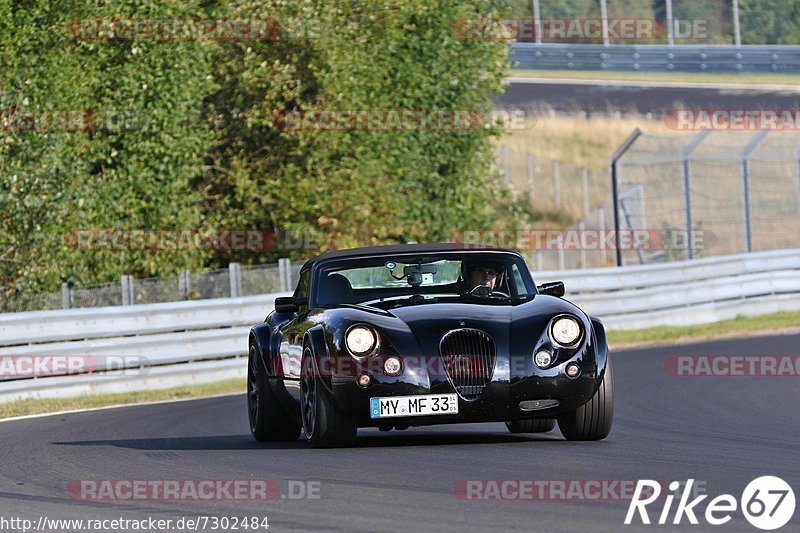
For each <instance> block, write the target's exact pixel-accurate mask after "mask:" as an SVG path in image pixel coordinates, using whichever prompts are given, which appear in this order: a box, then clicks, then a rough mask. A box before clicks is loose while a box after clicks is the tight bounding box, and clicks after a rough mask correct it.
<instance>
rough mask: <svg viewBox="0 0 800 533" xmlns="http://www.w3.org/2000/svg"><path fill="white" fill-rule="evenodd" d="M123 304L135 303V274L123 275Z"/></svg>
mask: <svg viewBox="0 0 800 533" xmlns="http://www.w3.org/2000/svg"><path fill="white" fill-rule="evenodd" d="M121 285H122V305H133V276H128V275H127V274H125V275H123V276H122V280H121Z"/></svg>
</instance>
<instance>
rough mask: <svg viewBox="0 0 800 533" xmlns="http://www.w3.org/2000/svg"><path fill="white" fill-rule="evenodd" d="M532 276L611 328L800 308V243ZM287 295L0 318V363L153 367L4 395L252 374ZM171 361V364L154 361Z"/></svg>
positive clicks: (40, 381) (14, 383)
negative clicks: (250, 337) (257, 345)
mask: <svg viewBox="0 0 800 533" xmlns="http://www.w3.org/2000/svg"><path fill="white" fill-rule="evenodd" d="M533 276H534V279H535V280H536V282H537V283H542V282H545V281H557V280H561V281H564V282H565V283H566V286H567V295H566V298H567V299H568V300H570V301H572V302H574V303H576V304H577V305H579V306H581V307H582V308H583V309H585V310H586V311H587V312H588V313H590V314H592V315H594V316H597V317H599V318H600V319H602V320H603V322H604V323H605V324H606V327H607V328H608V329H641V328H646V327H652V326H660V325H673V326H679V325H691V324H699V323H709V322H716V321H719V320H726V319H730V318H735V317H736V316H737V315H759V314H765V313H771V312H776V311H787V310H800V250H779V251H770V252H761V253H754V254H742V255H732V256H725V257H717V258H713V259H700V260H695V261H690V262H682V263H666V264H659V265H646V266H633V267H623V268H604V269H591V270H573V271H563V272H553V271H550V272H534V273H533ZM288 295H289V294H288V293H280V294H265V295H260V296H250V297H244V298H224V299H214V300H199V301H189V302H174V303H165V304H150V305H134V306H126V307H106V308H91V309H70V310H63V311H36V312H28V313H14V314H5V315H0V360H4V359H6V360H7V359H8V358H9V357H13V356H48V355H70V356H74V355H78V356H89V357H90V358H91V360H92V361H93V364H95V365H97V366H96V367H95V368H93V370H94V371H102V370H108V369H113V370H119V369H120V368H139V369H149V370H147V371H145V370H142V371H141V372H133V374H132V373H131V372H123V373H120V375H118V376H117V377H116V378H112V377H111V376H104V375H103V374H102V373H96V374H91V375H86V376H82V377H80V378H79V377H74V376H70V377H60V378H57V377H45V378H35V379H16V380H8V377H9V376H7V375H5V376H3V375H0V380H2V381H0V401H8V400H11V399H15V398H23V397H28V396H36V397H45V396H61V395H65V394H68V395H74V394H81V393H87V392H99V391H109V392H111V391H114V390H115V387H116V385H115V383H116V384H118V385H119V389H118V390H125V387H128V388H130V387H131V386H136V387H141V388H148V387H146V386H144V385H143V383H144V382H146V381H148V379H149V380H150V382H151V383H155V382H156V381H157V383H158V384H159V385H158V386H159V387H170V386H177V385H183V384H191V383H199V382H203V381H211V380H213V379H214V368H215V367H216V368H219V376H220V378H224V377H230V376H232V375H238V376H244V373H245V370H246V368H245V367H246V363H245V361H244V359H238V360H237V359H233V358H236V357H238V356H241V355H245V354H246V353H247V332H248V330H249V328H250V327H251V326H252V325H254V324H257V323H259V322H261V321H263V320H264V317H266V315H267V314H269V312H270V311H272V309H273V303H274V300H275V298H276V297H278V296H288ZM201 362H202V364H201V365H199V366H198V363H201ZM178 363H184V364H180V365H178ZM163 365H172V366H170V367H169V368H168V369H167V368H163V369H157V368H156V367H161V366H163ZM198 369H200V370H198ZM148 375H149V376H150V378H148ZM65 380H66V381H65ZM131 383H134V384H135V385H131ZM125 384H127V385H125Z"/></svg>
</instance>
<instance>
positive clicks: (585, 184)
mask: <svg viewBox="0 0 800 533" xmlns="http://www.w3.org/2000/svg"><path fill="white" fill-rule="evenodd" d="M581 188H582V192H583V219H584V220H587V219H588V218H589V169H588V168H586V167H583V168H582V169H581Z"/></svg>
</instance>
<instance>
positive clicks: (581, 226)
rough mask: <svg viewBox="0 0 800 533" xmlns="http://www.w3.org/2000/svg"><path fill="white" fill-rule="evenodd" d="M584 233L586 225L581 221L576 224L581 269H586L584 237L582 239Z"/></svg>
mask: <svg viewBox="0 0 800 533" xmlns="http://www.w3.org/2000/svg"><path fill="white" fill-rule="evenodd" d="M585 233H586V223H585V222H584V221H583V220H581V221H579V222H578V236H579V239H580V244H579V246H580V247H581V268H587V267H586V246H584V243H585V242H586V241H585V237H584V234H585Z"/></svg>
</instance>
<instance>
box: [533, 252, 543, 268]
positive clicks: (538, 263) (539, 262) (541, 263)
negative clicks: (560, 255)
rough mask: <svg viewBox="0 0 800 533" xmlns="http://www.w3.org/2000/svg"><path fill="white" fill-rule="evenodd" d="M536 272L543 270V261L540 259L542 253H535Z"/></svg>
mask: <svg viewBox="0 0 800 533" xmlns="http://www.w3.org/2000/svg"><path fill="white" fill-rule="evenodd" d="M535 257H536V270H538V271H539V272H541V271H542V270H544V259H543V258H542V252H536V255H535Z"/></svg>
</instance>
